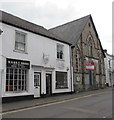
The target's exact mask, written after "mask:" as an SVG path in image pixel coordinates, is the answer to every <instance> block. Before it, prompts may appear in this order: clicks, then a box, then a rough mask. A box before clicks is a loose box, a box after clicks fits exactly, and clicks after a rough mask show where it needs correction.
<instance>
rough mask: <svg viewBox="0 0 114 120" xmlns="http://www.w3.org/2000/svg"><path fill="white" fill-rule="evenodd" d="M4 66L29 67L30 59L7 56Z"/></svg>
mask: <svg viewBox="0 0 114 120" xmlns="http://www.w3.org/2000/svg"><path fill="white" fill-rule="evenodd" d="M6 66H7V67H10V68H20V69H30V61H24V60H17V59H9V58H7V60H6Z"/></svg>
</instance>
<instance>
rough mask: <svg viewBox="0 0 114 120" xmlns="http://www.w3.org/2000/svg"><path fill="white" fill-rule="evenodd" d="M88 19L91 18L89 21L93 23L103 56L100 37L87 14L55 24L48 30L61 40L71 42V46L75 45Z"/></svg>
mask: <svg viewBox="0 0 114 120" xmlns="http://www.w3.org/2000/svg"><path fill="white" fill-rule="evenodd" d="M89 20H91V22H92V24H93V28H94V30H95V34H96V36H97V38H98V40H99V43H100V47H101V50H102V52H103V55H104V57H105V54H104V51H103V48H102V45H101V42H100V39H99V36H98V33H97V31H96V28H95V25H94V22H93V19H92V17H91V15H87V16H85V17H82V18H80V19H77V20H74V21H71V22H68V23H66V24H63V25H60V26H57V27H55V28H51V29H49V31H50V32H52V33H53V34H54V35H56V36H59V37H60V38H61V39H62V40H63V41H66V42H71V43H72V46H75V45H76V43H77V41H78V40H79V38H80V36H81V34H82V32H83V30H84V28H85V26H86V24H87V22H88V21H89Z"/></svg>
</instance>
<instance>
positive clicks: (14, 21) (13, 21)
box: [0, 10, 71, 45]
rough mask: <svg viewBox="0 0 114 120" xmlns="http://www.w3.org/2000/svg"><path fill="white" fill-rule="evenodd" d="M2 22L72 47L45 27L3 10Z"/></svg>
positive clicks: (0, 13)
mask: <svg viewBox="0 0 114 120" xmlns="http://www.w3.org/2000/svg"><path fill="white" fill-rule="evenodd" d="M0 22H2V23H5V24H8V25H11V26H14V27H18V28H20V29H23V30H26V31H29V32H32V33H35V34H38V35H42V36H45V37H48V38H51V39H53V40H56V41H59V42H63V43H66V44H70V45H71V43H70V42H67V41H63V40H62V39H61V38H59V37H58V36H56V35H53V33H51V32H50V31H48V30H47V29H45V28H44V27H42V26H39V25H36V24H34V23H31V22H28V21H26V20H24V19H21V18H19V17H16V16H14V15H11V14H9V13H6V12H4V11H1V10H0Z"/></svg>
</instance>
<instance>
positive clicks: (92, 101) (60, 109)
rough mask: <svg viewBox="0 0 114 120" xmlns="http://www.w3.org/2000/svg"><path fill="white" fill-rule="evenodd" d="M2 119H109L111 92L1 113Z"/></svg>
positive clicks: (110, 114)
mask: <svg viewBox="0 0 114 120" xmlns="http://www.w3.org/2000/svg"><path fill="white" fill-rule="evenodd" d="M2 117H3V118H111V117H112V91H111V90H108V91H104V92H99V93H94V94H91V95H84V96H82V97H77V98H73V99H69V100H64V101H60V102H55V103H50V104H45V105H40V106H36V107H30V108H26V109H22V110H15V111H10V112H6V113H3V116H2Z"/></svg>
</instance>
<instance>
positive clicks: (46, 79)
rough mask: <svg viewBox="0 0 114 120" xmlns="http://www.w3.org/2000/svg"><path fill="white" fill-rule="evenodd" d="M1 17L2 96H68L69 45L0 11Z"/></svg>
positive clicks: (0, 63) (33, 25)
mask: <svg viewBox="0 0 114 120" xmlns="http://www.w3.org/2000/svg"><path fill="white" fill-rule="evenodd" d="M0 14H2V17H1V18H2V19H1V20H0V29H1V30H2V31H3V33H2V34H1V35H0V78H1V79H0V87H1V90H0V91H1V96H2V97H14V96H15V97H16V96H34V97H40V96H42V95H52V94H54V93H64V92H71V91H72V90H73V83H72V80H71V78H72V76H71V66H70V62H71V61H70V43H67V42H62V41H61V39H60V38H57V37H55V36H53V35H52V34H51V33H50V32H49V31H48V30H46V29H45V28H43V27H41V26H38V25H36V24H33V23H30V22H28V21H25V20H23V19H20V18H18V17H16V16H13V15H11V14H8V13H6V12H3V11H0Z"/></svg>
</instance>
